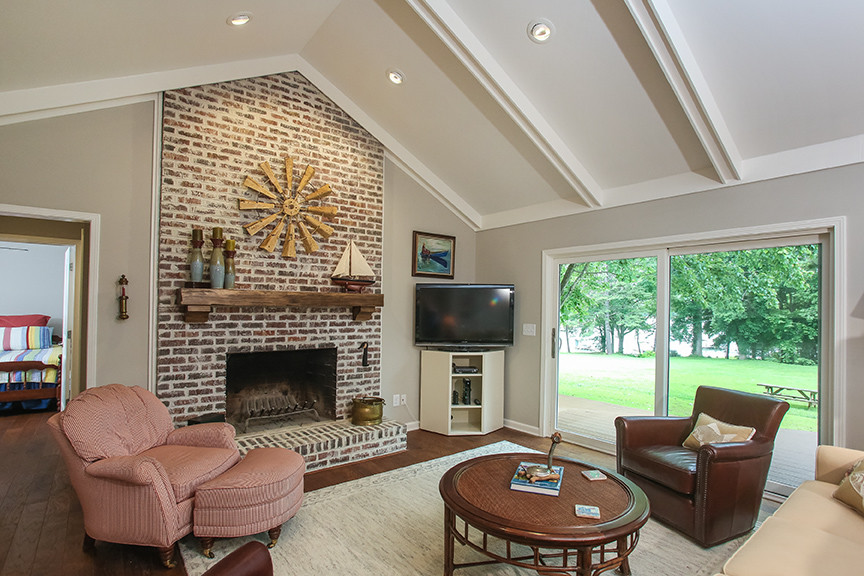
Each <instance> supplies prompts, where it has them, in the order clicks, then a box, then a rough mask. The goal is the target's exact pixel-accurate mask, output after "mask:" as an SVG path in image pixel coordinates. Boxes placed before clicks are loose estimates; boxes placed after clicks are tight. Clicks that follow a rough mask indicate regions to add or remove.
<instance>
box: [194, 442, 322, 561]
mask: <svg viewBox="0 0 864 576" xmlns="http://www.w3.org/2000/svg"><path fill="white" fill-rule="evenodd" d="M305 472H306V463H305V462H304V461H303V457H302V456H300V455H299V454H297V453H296V452H294V451H292V450H288V449H287V448H254V449H252V450H250V451H249V453H248V454H247V455H246V457H245V458H243V460H241V461H240V462H239V463H238V464H237V465H235V466H234V467H233V468H230V469H229V470H227V471H225V472H224V473H223V474H221V475H219V476H217V477H216V478H214V479H213V480H210V481H209V482H205V483H204V484H202V485H201V486H199V487H198V489H197V490H196V491H195V510H194V514H193V519H194V527H193V532H194V533H195V536H197V537H198V538H200V539H201V546H202V548H203V549H204V555H205V556H207V557H208V558H212V557H213V552H212V551H211V548H212V547H213V539H214V538H234V537H236V536H249V535H251V534H258V533H259V532H263V531H265V530H267V531H268V532H267V533H268V535H269V536H270V545H269V547H270V548H272V547H273V546H274V545H275V544H276V541H277V540H278V539H279V534H280V533H281V532H282V523H283V522H285V521H286V520H288V519H289V518H291V517H292V516H294V514H296V513H297V510H299V509H300V504H301V503H302V502H303V474H304V473H305Z"/></svg>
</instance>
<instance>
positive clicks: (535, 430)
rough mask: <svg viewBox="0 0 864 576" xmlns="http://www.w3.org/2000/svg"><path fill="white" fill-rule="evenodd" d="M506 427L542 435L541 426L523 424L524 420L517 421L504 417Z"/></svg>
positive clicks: (533, 434)
mask: <svg viewBox="0 0 864 576" xmlns="http://www.w3.org/2000/svg"><path fill="white" fill-rule="evenodd" d="M504 427H505V428H510V429H511V430H516V431H518V432H524V433H526V434H531V435H532V436H540V427H539V426H528V425H527V424H523V423H522V422H516V421H515V420H507V419H506V418H505V419H504Z"/></svg>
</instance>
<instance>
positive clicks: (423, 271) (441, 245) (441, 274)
mask: <svg viewBox="0 0 864 576" xmlns="http://www.w3.org/2000/svg"><path fill="white" fill-rule="evenodd" d="M455 252H456V238H455V237H454V236H443V235H441V234H431V233H429V232H416V231H415V232H414V250H413V253H412V254H413V256H412V265H411V275H412V276H430V277H433V278H449V279H451V280H452V279H453V263H454V256H455Z"/></svg>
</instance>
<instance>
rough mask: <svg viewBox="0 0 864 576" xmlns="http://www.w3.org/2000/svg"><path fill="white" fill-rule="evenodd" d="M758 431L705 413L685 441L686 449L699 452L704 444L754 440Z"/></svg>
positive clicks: (700, 415)
mask: <svg viewBox="0 0 864 576" xmlns="http://www.w3.org/2000/svg"><path fill="white" fill-rule="evenodd" d="M754 434H756V429H755V428H752V427H750V426H736V425H734V424H729V423H727V422H723V421H722V420H717V419H716V418H712V417H711V416H709V415H708V414H705V413H704V412H703V413H702V414H699V417H698V418H697V419H696V424H695V425H694V426H693V431H692V432H691V433H690V435H689V436H688V437H687V439H686V440H684V444H683V445H684V447H685V448H690V449H692V450H698V449H699V447H700V446H702V445H703V444H717V443H721V442H744V441H746V440H750V439H751V438H753V435H754Z"/></svg>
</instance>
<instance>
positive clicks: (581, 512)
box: [575, 504, 600, 518]
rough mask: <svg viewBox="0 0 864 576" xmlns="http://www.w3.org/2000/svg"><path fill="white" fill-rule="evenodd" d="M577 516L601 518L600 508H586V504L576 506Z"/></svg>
mask: <svg viewBox="0 0 864 576" xmlns="http://www.w3.org/2000/svg"><path fill="white" fill-rule="evenodd" d="M575 509H576V516H579V517H580V518H600V508H598V507H597V506H586V505H585V504H576V507H575Z"/></svg>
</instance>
